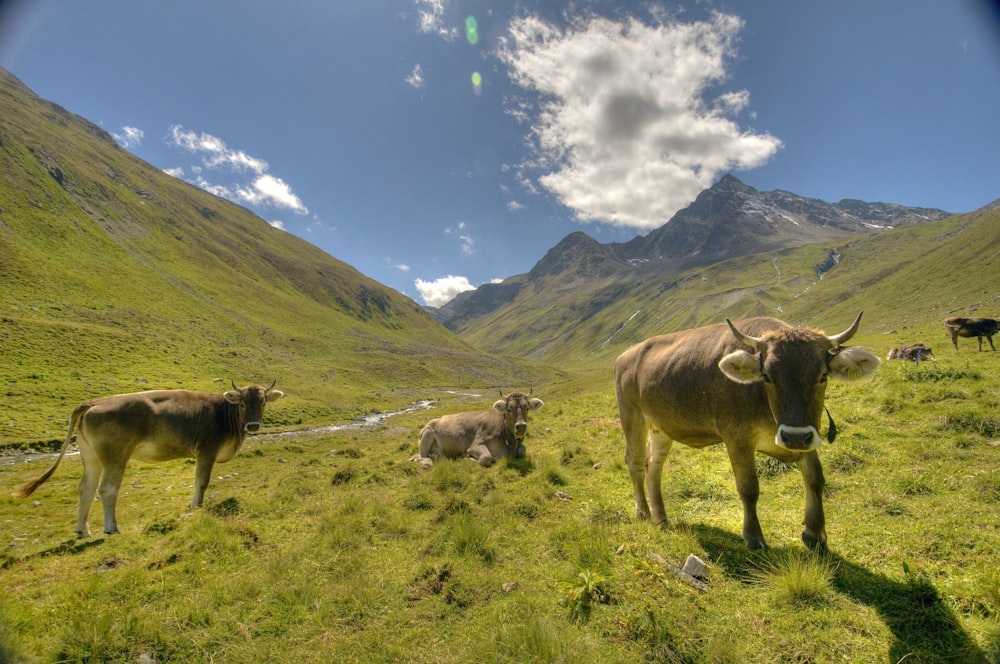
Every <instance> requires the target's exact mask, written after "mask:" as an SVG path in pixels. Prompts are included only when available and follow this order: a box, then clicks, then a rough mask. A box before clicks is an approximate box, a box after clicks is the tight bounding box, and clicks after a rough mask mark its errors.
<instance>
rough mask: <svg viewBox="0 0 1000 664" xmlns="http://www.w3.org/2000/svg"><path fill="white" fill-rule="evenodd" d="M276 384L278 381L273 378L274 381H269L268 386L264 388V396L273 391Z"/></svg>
mask: <svg viewBox="0 0 1000 664" xmlns="http://www.w3.org/2000/svg"><path fill="white" fill-rule="evenodd" d="M277 384H278V379H277V378H275V379H274V380H272V381H271V384H270V385H268V386H267V387H265V388H264V394H267V393H268V392H270V391H271V390H273V389H274V386H275V385H277Z"/></svg>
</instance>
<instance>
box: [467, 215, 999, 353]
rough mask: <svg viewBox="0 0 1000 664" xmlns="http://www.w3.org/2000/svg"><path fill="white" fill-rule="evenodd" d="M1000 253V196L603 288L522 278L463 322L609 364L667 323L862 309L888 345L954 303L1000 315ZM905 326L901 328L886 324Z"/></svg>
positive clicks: (934, 337)
mask: <svg viewBox="0 0 1000 664" xmlns="http://www.w3.org/2000/svg"><path fill="white" fill-rule="evenodd" d="M998 262H1000V208H995V209H992V210H983V211H980V212H977V213H972V214H968V215H959V216H956V217H951V218H949V219H945V220H942V221H936V222H926V223H923V224H918V225H915V226H908V227H904V228H900V229H896V230H892V231H887V232H884V233H880V234H878V235H864V236H856V237H852V238H848V239H845V240H841V241H838V242H831V243H826V244H817V245H810V246H807V247H801V248H797V249H789V250H784V251H780V252H775V253H768V254H757V255H753V256H746V257H742V258H737V259H733V260H730V261H726V262H723V263H718V264H715V265H712V266H710V267H706V268H699V269H696V270H690V271H688V272H684V273H682V274H680V275H676V276H673V277H670V278H667V279H659V278H651V277H649V276H648V275H646V274H645V273H644V272H643V271H642V270H641V269H639V268H637V270H636V279H635V280H634V281H625V282H620V283H615V284H611V285H604V286H600V287H598V288H597V289H596V290H595V289H593V288H592V286H593V285H592V284H591V285H588V284H579V286H580V287H579V288H577V289H576V290H573V289H565V288H564V289H562V290H561V291H560V292H559V293H558V294H557V295H556V294H553V292H552V291H551V290H549V289H543V288H535V289H531V288H530V287H528V288H525V289H523V290H522V294H521V295H520V296H519V298H518V299H517V300H516V301H515V302H514V303H513V304H512V305H511V306H509V307H507V308H505V309H503V310H501V311H498V312H495V313H493V314H491V315H490V316H487V317H485V318H483V319H479V320H476V321H475V325H474V326H473V325H470V326H469V327H468V328H463V330H462V335H463V338H465V339H467V340H469V341H470V342H472V343H474V344H476V345H479V346H481V347H487V346H489V345H491V344H497V343H501V342H502V343H505V344H508V345H509V344H517V345H519V346H521V347H523V348H526V349H529V356H530V357H531V358H533V359H536V360H540V361H545V362H548V363H553V364H559V365H563V366H572V367H578V368H579V367H588V366H593V367H597V366H604V365H609V364H610V363H611V362H613V360H614V358H615V357H616V356H617V355H618V353H620V352H621V351H622V350H624V349H625V348H627V347H628V346H629V345H631V344H633V343H635V342H637V341H639V340H642V339H644V338H646V337H649V336H653V335H656V334H663V333H666V332H671V331H674V330H679V329H684V328H688V327H697V326H699V325H707V324H711V323H716V322H720V321H722V320H723V319H724V318H726V317H730V318H733V319H736V318H741V317H744V316H754V315H768V316H776V317H778V318H783V319H785V320H788V321H790V322H793V323H797V324H808V325H814V326H818V327H820V328H823V329H826V330H827V331H828V332H833V331H834V330H836V331H839V330H840V329H842V328H845V327H847V325H849V324H850V322H851V321H852V320H853V319H854V316H855V315H856V314H857V312H858V311H860V310H864V311H865V317H864V321H863V323H862V327H861V335H860V337H859V339H861V340H862V341H865V342H868V343H870V344H872V345H873V346H874V347H875V348H878V349H881V348H882V347H886V348H887V347H888V346H890V345H894V344H897V343H906V342H907V341H910V342H912V341H914V340H916V339H915V338H913V337H914V336H915V335H917V336H921V337H922V338H923V340H924V341H925V342H927V343H929V344H930V345H931V346H932V347H935V346H943V344H944V343H945V341H946V336H945V333H944V328H943V326H942V325H941V321H942V320H943V319H944V318H945V317H946V316H950V315H970V316H972V315H978V316H985V317H990V318H996V317H1000V291H998V290H997V289H996V288H995V287H992V286H991V283H992V282H991V280H990V278H989V276H988V275H990V274H992V273H993V272H994V271H995V270H994V267H995V266H996V265H997V263H998ZM892 331H895V332H897V333H898V334H897V335H893V336H889V337H883V336H881V335H883V334H887V333H890V332H892Z"/></svg>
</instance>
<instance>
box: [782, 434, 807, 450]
mask: <svg viewBox="0 0 1000 664" xmlns="http://www.w3.org/2000/svg"><path fill="white" fill-rule="evenodd" d="M781 442H783V443H784V444H785V447H787V448H788V449H790V450H804V449H806V448H807V447H809V445H810V444H811V443H812V432H811V431H802V432H799V431H782V432H781Z"/></svg>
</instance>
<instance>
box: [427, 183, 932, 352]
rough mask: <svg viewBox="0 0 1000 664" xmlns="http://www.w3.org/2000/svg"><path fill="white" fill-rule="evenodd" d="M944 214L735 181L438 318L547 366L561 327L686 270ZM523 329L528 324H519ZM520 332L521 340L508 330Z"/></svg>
mask: <svg viewBox="0 0 1000 664" xmlns="http://www.w3.org/2000/svg"><path fill="white" fill-rule="evenodd" d="M948 216H949V213H947V212H945V211H943V210H936V209H925V208H915V207H905V206H901V205H894V204H888V203H865V202H862V201H854V200H844V201H840V202H839V203H826V202H823V201H820V200H817V199H811V198H804V197H801V196H797V195H795V194H792V193H789V192H785V191H773V192H760V191H757V190H756V189H754V188H752V187H749V186H747V185H745V184H744V183H742V182H740V180H738V179H737V178H735V177H734V176H732V175H726V176H725V177H723V178H722V179H721V180H719V182H717V183H716V184H715V185H714V186H712V187H711V188H709V189H707V190H705V191H703V192H702V193H701V194H700V195H699V196H698V197H697V198H696V199H695V201H694V202H693V203H691V205H689V206H688V207H686V208H684V209H683V210H681V211H679V212H678V213H677V214H676V215H674V217H673V218H672V219H671V220H670V221H669V222H668V223H666V224H664V225H663V226H661V227H660V228H657V229H656V230H654V231H652V232H650V233H649V234H648V235H645V236H639V237H636V238H634V239H632V240H630V241H629V242H625V243H609V244H601V243H599V242H597V241H596V240H594V239H593V238H591V237H589V236H588V235H586V234H585V233H582V232H576V233H572V234H570V235H568V236H567V237H566V238H564V239H563V240H562V241H560V242H559V244H557V245H556V246H555V247H553V248H552V249H550V250H549V251H548V252H547V253H546V254H545V256H544V257H543V258H542V259H541V260H540V261H539V262H538V263H537V264H536V265H535V266H534V267H533V268H532V269H531V271H530V272H529V273H528V274H525V275H516V276H514V277H511V278H509V279H506V280H505V281H503V282H502V283H499V284H488V285H484V286H481V287H480V288H478V289H476V290H474V291H469V292H466V293H463V294H462V295H461V296H459V297H457V298H455V299H454V300H453V301H452V302H450V303H448V304H447V305H446V306H445V307H442V309H441V310H440V311H439V312H437V314H436V317H437V318H438V320H440V321H442V322H443V323H444V324H445V325H447V326H448V327H449V328H450V329H452V330H455V331H456V332H457V333H458V334H459V335H460V336H463V337H465V338H469V339H470V340H473V341H474V342H476V343H481V344H485V345H488V346H492V345H493V344H497V343H503V344H510V343H514V344H515V345H516V344H517V342H519V341H520V342H522V344H523V342H524V336H525V330H529V329H531V330H534V331H535V332H534V334H535V335H536V336H541V337H542V338H541V339H537V340H536V341H535V342H534V343H528V344H527V347H528V350H527V356H528V357H531V358H533V359H542V358H544V357H546V352H547V351H546V349H548V348H549V347H550V346H551V345H553V344H555V345H556V346H558V345H559V344H558V343H557V339H558V336H559V333H560V329H561V327H562V326H563V325H564V324H566V322H567V321H569V320H571V319H572V318H573V317H574V316H580V315H582V316H586V317H592V316H594V315H595V314H596V313H597V312H598V311H599V310H600V308H601V306H603V304H604V303H607V302H613V301H615V299H616V298H618V297H620V295H621V293H623V292H626V291H629V290H632V289H634V288H636V287H637V286H636V284H642V283H661V282H663V281H664V280H669V279H670V278H672V277H675V276H677V275H679V274H681V273H683V272H684V271H686V270H691V269H694V268H697V267H699V266H706V265H712V264H714V263H719V262H722V261H726V260H731V259H733V258H738V257H740V256H748V255H754V254H761V253H765V252H774V251H782V250H785V249H789V248H793V247H801V246H807V245H812V244H817V243H823V242H830V241H836V240H843V239H845V238H849V237H852V236H856V235H861V234H872V233H878V232H884V231H887V230H891V229H893V228H898V227H905V226H910V225H913V224H918V223H925V222H928V221H934V220H939V219H943V218H946V217H948ZM522 319H528V321H529V322H527V323H526V324H521V322H522ZM513 327H516V328H517V331H515V330H513V329H508V328H513Z"/></svg>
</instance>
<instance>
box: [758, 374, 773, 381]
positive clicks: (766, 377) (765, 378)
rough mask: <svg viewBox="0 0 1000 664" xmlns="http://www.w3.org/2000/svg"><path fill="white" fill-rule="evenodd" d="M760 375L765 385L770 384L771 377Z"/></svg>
mask: <svg viewBox="0 0 1000 664" xmlns="http://www.w3.org/2000/svg"><path fill="white" fill-rule="evenodd" d="M760 375H761V378H763V379H764V382H765V383H770V382H771V377H770V376H768V375H767V374H766V373H761V374H760Z"/></svg>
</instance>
